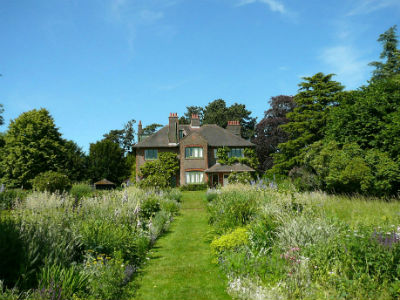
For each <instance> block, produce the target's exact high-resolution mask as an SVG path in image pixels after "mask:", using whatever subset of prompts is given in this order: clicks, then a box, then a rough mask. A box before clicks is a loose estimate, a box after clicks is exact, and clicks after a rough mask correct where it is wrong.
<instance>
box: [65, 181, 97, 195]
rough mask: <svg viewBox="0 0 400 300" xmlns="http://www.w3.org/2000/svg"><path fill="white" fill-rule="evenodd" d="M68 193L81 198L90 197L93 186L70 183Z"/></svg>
mask: <svg viewBox="0 0 400 300" xmlns="http://www.w3.org/2000/svg"><path fill="white" fill-rule="evenodd" d="M69 193H70V194H71V195H72V196H73V197H76V198H78V199H82V198H83V197H90V196H92V195H93V188H92V187H91V186H90V185H88V184H85V183H76V184H74V185H72V187H71V189H70V191H69Z"/></svg>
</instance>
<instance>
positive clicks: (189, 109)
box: [179, 106, 204, 124]
mask: <svg viewBox="0 0 400 300" xmlns="http://www.w3.org/2000/svg"><path fill="white" fill-rule="evenodd" d="M203 113H204V108H203V107H201V106H186V112H185V114H184V115H183V116H182V117H180V118H179V124H190V119H191V118H192V115H198V116H199V119H200V123H202V122H203Z"/></svg>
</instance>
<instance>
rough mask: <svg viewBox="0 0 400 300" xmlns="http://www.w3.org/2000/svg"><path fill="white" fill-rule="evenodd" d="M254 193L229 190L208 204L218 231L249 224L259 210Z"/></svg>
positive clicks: (212, 222)
mask: <svg viewBox="0 0 400 300" xmlns="http://www.w3.org/2000/svg"><path fill="white" fill-rule="evenodd" d="M253 196H254V194H252V193H241V192H237V191H227V192H223V193H221V195H219V196H218V197H217V198H216V199H215V200H214V201H212V202H210V203H209V204H208V210H209V213H210V219H209V221H210V223H211V224H213V225H214V226H215V227H216V229H217V231H218V232H226V231H229V230H231V229H233V228H235V227H238V226H245V225H247V224H248V223H249V222H250V221H251V220H252V219H253V218H254V217H255V216H256V213H257V210H258V207H257V206H258V203H257V200H256V198H255V197H253Z"/></svg>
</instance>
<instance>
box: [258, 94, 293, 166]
mask: <svg viewBox="0 0 400 300" xmlns="http://www.w3.org/2000/svg"><path fill="white" fill-rule="evenodd" d="M269 105H270V109H268V110H267V111H265V113H264V118H263V119H262V120H261V121H260V122H259V123H258V124H257V125H256V130H255V137H254V138H253V139H252V142H253V143H254V144H256V152H257V156H258V159H259V161H260V167H261V169H262V170H264V171H265V170H267V169H270V168H271V167H272V165H273V157H272V154H274V153H276V152H277V151H278V145H279V144H281V143H284V142H287V140H288V135H287V133H286V132H285V131H284V130H283V129H282V128H281V127H280V126H281V125H283V124H286V123H287V122H288V121H289V119H288V118H287V117H286V114H287V113H289V112H292V111H293V109H294V107H295V106H296V104H295V102H294V100H293V97H292V96H285V95H280V96H276V97H271V99H270V100H269Z"/></svg>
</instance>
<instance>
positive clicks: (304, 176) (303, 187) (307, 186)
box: [289, 167, 320, 192]
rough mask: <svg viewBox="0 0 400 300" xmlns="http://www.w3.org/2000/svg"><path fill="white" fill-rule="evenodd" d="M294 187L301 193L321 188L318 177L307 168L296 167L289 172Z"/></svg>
mask: <svg viewBox="0 0 400 300" xmlns="http://www.w3.org/2000/svg"><path fill="white" fill-rule="evenodd" d="M289 177H290V179H291V181H292V183H293V185H294V186H295V187H296V188H297V189H298V190H299V191H300V192H304V191H315V190H318V189H319V188H320V183H319V180H318V177H317V175H315V174H313V173H311V172H310V171H308V170H307V169H306V168H305V167H294V168H293V169H292V170H290V172H289Z"/></svg>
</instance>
